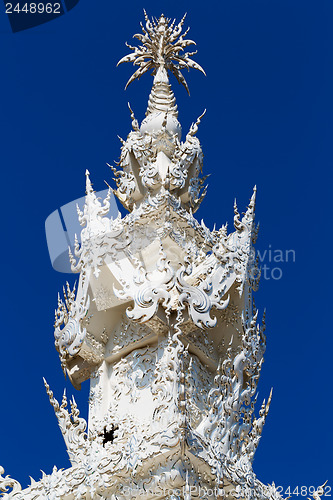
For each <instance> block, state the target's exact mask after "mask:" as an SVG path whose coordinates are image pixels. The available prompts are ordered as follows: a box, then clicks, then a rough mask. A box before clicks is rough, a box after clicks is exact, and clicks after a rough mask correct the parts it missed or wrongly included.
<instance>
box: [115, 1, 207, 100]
mask: <svg viewBox="0 0 333 500" xmlns="http://www.w3.org/2000/svg"><path fill="white" fill-rule="evenodd" d="M144 14H145V20H146V27H145V28H144V26H143V25H142V23H141V28H142V31H143V35H142V34H141V33H137V34H135V35H134V36H133V38H137V39H138V40H139V41H140V42H141V43H142V45H140V46H139V47H132V46H131V45H129V44H128V43H126V45H127V47H129V48H130V49H131V50H133V53H132V54H128V55H127V56H125V57H123V58H122V59H120V61H119V62H118V65H119V64H121V63H124V62H133V65H134V66H139V69H138V70H137V71H135V73H134V74H133V75H132V76H131V78H130V79H129V80H128V82H127V84H126V87H125V88H127V87H128V85H129V84H130V83H132V82H133V81H134V80H135V79H136V78H140V77H141V76H142V75H143V74H144V73H146V72H147V71H149V70H150V69H153V74H154V75H155V79H154V83H157V82H161V83H166V84H167V83H169V82H168V76H167V70H170V71H171V72H172V73H173V74H174V75H175V77H176V78H177V80H178V82H179V83H181V84H182V85H184V87H185V88H186V90H187V92H189V90H188V86H187V82H186V80H185V78H184V76H183V75H182V73H181V71H182V70H183V69H185V68H187V69H189V68H195V69H198V70H199V71H201V72H202V73H203V74H204V75H205V74H206V73H205V72H204V70H203V69H202V67H201V66H200V65H199V64H198V63H196V62H195V61H193V59H191V56H193V55H194V54H196V52H197V51H194V52H185V48H186V47H187V46H189V45H195V42H194V41H193V40H185V39H184V37H185V36H186V35H187V33H188V31H189V28H188V29H187V30H186V31H185V32H184V33H183V34H182V35H181V32H182V29H183V24H184V21H185V17H186V14H185V16H184V17H183V18H182V20H181V21H180V23H179V24H177V25H176V26H175V19H174V20H173V21H172V23H171V24H170V19H167V18H165V17H164V15H163V14H162V15H161V16H160V18H159V19H158V20H157V19H154V18H152V20H151V21H150V20H149V18H148V16H147V13H146V11H145V10H144Z"/></svg>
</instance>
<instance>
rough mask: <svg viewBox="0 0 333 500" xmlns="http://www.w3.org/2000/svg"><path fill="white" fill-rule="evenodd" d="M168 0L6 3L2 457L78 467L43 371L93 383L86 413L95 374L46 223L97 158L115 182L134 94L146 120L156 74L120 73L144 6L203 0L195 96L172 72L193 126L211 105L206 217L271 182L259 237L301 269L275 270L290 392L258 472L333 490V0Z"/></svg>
mask: <svg viewBox="0 0 333 500" xmlns="http://www.w3.org/2000/svg"><path fill="white" fill-rule="evenodd" d="M156 4H157V2H156V1H152V0H146V1H145V3H144V4H141V3H140V2H138V1H134V0H128V1H127V2H111V1H110V0H99V1H98V2H95V1H93V0H80V1H79V3H78V4H77V6H76V7H75V8H74V9H72V10H71V11H70V12H69V13H67V14H66V15H64V16H62V17H61V18H59V19H57V20H54V21H52V22H50V23H48V24H44V25H43V26H40V27H37V28H34V29H31V30H27V31H22V32H19V33H16V34H13V33H12V32H11V30H10V26H9V22H8V19H7V17H6V15H5V13H4V9H2V10H1V12H0V41H1V42H0V43H1V50H0V64H1V68H0V71H1V91H2V99H1V101H0V124H1V125H0V126H1V134H0V138H1V147H0V161H1V170H2V187H1V191H2V193H1V214H2V217H1V219H2V220H1V231H2V238H1V240H2V244H1V263H2V272H1V278H2V293H1V311H2V313H1V317H2V321H1V332H0V335H1V363H0V380H1V402H2V404H1V412H0V429H1V439H0V464H1V465H3V466H4V467H5V470H6V473H7V474H10V475H11V476H12V477H15V478H16V479H18V480H20V481H21V482H22V484H23V486H26V484H27V483H28V476H29V475H31V476H32V477H34V478H35V479H36V480H37V479H39V478H40V472H39V471H40V469H43V470H44V471H45V472H46V473H50V472H51V471H52V467H53V465H57V466H58V467H65V468H66V467H68V465H69V462H68V459H67V456H66V451H65V445H64V443H63V440H62V437H61V434H60V431H59V429H58V426H57V421H56V418H55V416H54V414H53V409H52V408H51V407H50V405H49V402H48V398H47V396H46V394H45V390H44V387H43V382H42V377H43V376H44V377H45V378H46V379H47V381H48V382H49V384H50V386H51V388H52V389H53V390H54V392H55V395H56V396H57V397H58V398H60V397H61V395H62V391H63V387H64V386H67V387H68V391H69V393H71V392H75V397H76V398H77V401H78V403H79V406H80V408H81V410H82V413H83V415H86V408H87V398H88V384H87V383H86V384H84V386H83V389H82V391H81V392H80V393H77V392H76V391H75V390H74V389H71V386H70V384H69V383H68V382H67V381H65V380H64V377H63V374H62V371H61V368H60V363H59V360H58V354H57V352H56V350H55V348H54V345H53V327H52V325H53V320H54V308H55V307H56V303H57V293H58V291H60V290H61V288H62V285H63V283H64V282H65V280H66V276H65V275H61V274H59V273H56V272H55V271H53V269H52V267H51V265H50V262H49V257H48V253H47V248H46V242H45V235H44V221H45V219H46V217H47V216H48V215H49V214H50V213H51V212H52V211H53V210H55V209H57V208H58V207H60V206H61V205H63V204H64V203H67V202H69V201H72V200H73V199H75V198H78V197H80V196H82V195H83V193H84V183H85V176H84V172H85V169H86V168H88V169H89V170H90V172H91V179H92V181H93V183H94V187H95V189H97V190H99V189H103V188H104V187H105V184H104V179H105V180H107V181H108V182H111V175H110V170H109V168H108V167H107V166H106V164H105V163H106V162H109V163H112V162H113V160H117V159H118V157H119V148H120V143H119V141H118V139H117V134H119V135H120V136H122V137H124V138H126V136H127V134H128V132H129V131H130V128H131V122H130V117H129V112H128V108H127V101H130V103H131V105H132V108H133V109H134V111H135V114H136V116H137V117H138V119H140V120H141V119H142V118H143V116H144V111H145V109H146V104H147V98H148V94H149V91H150V88H151V83H152V79H151V77H150V76H149V75H148V74H146V75H145V76H144V77H142V79H141V80H140V81H139V82H135V83H133V84H131V85H130V87H129V88H128V90H127V91H126V92H124V86H125V83H126V81H127V79H128V78H129V76H130V74H131V69H132V68H131V67H130V66H129V65H122V66H120V67H119V68H116V62H117V60H118V59H120V57H122V56H123V55H125V54H126V53H127V49H126V47H125V45H124V42H125V41H126V40H127V41H128V42H131V37H132V35H133V34H134V33H136V32H138V30H139V22H140V21H141V20H142V19H143V13H142V8H143V7H144V8H145V9H146V10H147V12H148V14H149V15H154V16H159V15H160V14H161V12H162V11H163V13H164V14H165V15H166V16H167V17H176V18H177V19H179V18H180V17H181V16H182V15H183V14H184V12H188V18H187V23H188V25H190V26H191V31H190V35H191V38H193V39H194V40H195V41H196V42H197V48H198V54H197V56H196V60H197V61H198V62H199V63H200V64H201V65H202V66H203V67H204V68H205V70H206V73H207V77H206V78H205V77H204V76H203V75H202V74H201V73H199V72H195V71H192V72H191V73H190V74H189V75H188V77H186V78H187V80H188V83H189V87H190V91H191V96H190V97H188V96H187V94H186V91H185V89H184V88H182V87H180V86H179V85H178V83H177V82H175V81H174V80H172V83H173V90H174V92H175V94H176V98H177V104H178V107H179V119H180V121H181V123H182V125H183V130H184V133H186V131H187V129H188V127H189V126H190V124H191V122H192V121H193V120H195V119H196V118H197V116H199V115H200V114H201V113H202V111H203V109H204V108H207V113H206V116H205V117H204V119H203V120H202V124H201V126H200V129H199V134H198V137H199V138H200V140H201V143H202V146H203V149H204V153H205V160H204V172H205V173H211V174H212V175H211V177H210V179H209V183H210V186H209V189H208V195H207V197H206V200H205V201H204V203H203V205H202V208H201V209H200V211H199V212H198V214H197V216H198V218H199V219H201V218H203V219H204V220H205V223H206V225H207V226H208V227H210V228H212V227H213V225H214V223H215V222H216V224H217V225H218V226H220V225H221V224H223V223H224V222H225V221H229V223H231V222H232V216H233V201H234V198H235V197H237V200H238V203H239V208H240V209H241V210H243V209H245V206H246V204H247V202H248V200H249V198H250V196H251V193H252V188H253V186H254V184H257V186H258V201H257V220H259V221H260V224H261V230H260V235H259V239H258V243H257V248H258V249H259V250H260V251H261V253H262V255H263V254H264V252H265V250H267V251H268V250H269V249H271V250H272V251H274V250H281V251H282V253H283V255H285V252H286V250H289V249H291V250H294V251H295V255H296V259H295V262H292V261H289V262H283V263H274V262H269V256H268V254H267V253H266V259H265V261H264V262H263V264H265V265H266V266H267V267H270V269H272V268H274V267H276V266H279V267H281V270H282V273H283V275H282V278H281V279H280V280H274V279H272V277H271V274H270V272H269V271H267V272H266V277H270V278H271V279H262V281H261V286H260V290H259V292H257V294H256V303H257V306H258V307H259V309H260V310H261V311H262V310H263V309H264V307H266V309H267V351H266V356H265V363H264V365H263V370H262V375H261V380H260V383H259V391H260V395H259V400H260V401H261V400H262V399H263V398H264V397H267V396H268V394H269V390H270V387H271V386H273V387H274V393H273V401H272V405H271V409H270V413H269V416H268V419H267V422H266V425H265V428H264V432H263V437H262V441H261V443H260V445H259V448H258V451H257V454H256V458H255V461H254V470H255V472H256V473H257V475H258V477H259V479H261V480H262V481H264V482H271V481H275V483H276V484H277V485H282V486H284V488H286V487H287V486H288V485H290V486H291V487H292V488H294V487H296V486H297V485H299V486H302V485H306V486H310V485H318V484H321V483H323V482H324V481H325V480H326V479H329V481H330V484H331V485H332V486H333V477H332V470H333V464H332V449H333V442H332V431H331V423H330V419H331V415H332V410H333V408H332V395H331V394H332V387H331V383H330V378H331V371H332V370H331V364H332V356H331V352H332V348H333V346H332V328H331V321H330V314H331V309H332V298H331V295H332V292H331V283H332V257H331V252H332V236H331V233H332V229H331V226H332V222H331V217H332V215H331V213H332V192H331V191H332V165H333V148H332V136H333V98H332V93H333V30H332V23H333V2H332V1H331V0H320V1H316V0H312V1H309V0H293V1H290V0H278V1H277V0H269V1H267V0H261V1H260V0H221V1H219V2H211V1H206V2H196V1H194V2H190V1H188V0H186V1H184V0H177V1H175V0H169V1H168V2H164V1H160V2H158V4H159V5H158V7H156ZM270 245H271V246H270ZM280 255H281V254H280ZM276 273H277V271H276ZM277 275H278V274H275V276H277ZM70 279H71V281H73V279H74V278H73V277H70ZM295 498H296V497H295Z"/></svg>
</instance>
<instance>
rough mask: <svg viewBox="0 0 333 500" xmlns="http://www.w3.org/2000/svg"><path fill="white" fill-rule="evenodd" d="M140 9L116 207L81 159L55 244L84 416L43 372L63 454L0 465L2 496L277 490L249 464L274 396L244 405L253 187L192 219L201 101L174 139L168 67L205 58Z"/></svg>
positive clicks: (60, 310) (250, 349)
mask: <svg viewBox="0 0 333 500" xmlns="http://www.w3.org/2000/svg"><path fill="white" fill-rule="evenodd" d="M145 20H146V23H145V26H142V31H143V34H139V35H135V37H136V38H137V39H138V40H139V42H140V43H141V45H140V46H139V47H130V46H129V47H130V49H131V50H132V51H133V52H132V53H131V54H130V55H128V56H125V57H124V58H123V59H121V60H120V63H122V62H133V64H134V65H136V66H139V69H138V70H137V71H136V72H135V73H134V75H133V76H132V77H131V78H130V79H129V81H128V84H129V83H131V82H132V81H133V80H135V78H139V77H140V76H141V75H142V74H144V73H145V72H146V71H148V70H149V69H153V72H154V82H153V88H152V91H151V94H150V97H149V102H148V107H147V112H146V118H145V119H144V120H143V122H142V124H141V126H139V123H138V121H137V120H136V118H135V116H134V113H133V111H132V109H131V107H130V106H129V109H130V113H131V120H132V128H133V130H132V131H131V132H130V133H129V135H128V137H127V139H126V141H125V140H121V143H122V146H121V156H120V161H119V164H118V166H117V168H119V170H117V168H115V167H113V166H110V168H111V170H112V172H113V174H114V176H115V183H116V188H115V189H114V190H113V192H114V193H115V194H116V195H117V196H118V198H119V200H120V201H121V203H122V204H123V205H124V206H125V207H126V208H127V209H128V210H129V213H128V214H127V215H126V216H125V217H123V218H122V217H121V215H120V214H119V215H118V217H117V218H116V219H114V220H113V219H110V218H108V217H107V213H108V208H109V199H110V194H111V188H110V190H109V193H108V195H107V197H106V199H105V200H104V201H103V202H101V201H100V200H99V199H97V197H96V195H95V193H94V190H93V188H92V184H91V181H90V176H89V172H88V171H87V172H86V202H85V206H84V210H83V211H80V210H78V217H79V220H80V223H81V224H82V226H83V229H82V233H81V245H79V243H78V240H76V245H75V255H72V253H71V252H70V255H69V258H70V262H71V264H72V269H73V271H76V272H77V273H79V280H78V283H77V286H76V287H75V286H74V288H73V289H71V287H70V285H69V284H67V285H66V289H65V288H64V291H63V297H64V298H63V299H61V298H60V296H59V298H58V307H57V310H56V319H55V345H56V348H57V350H58V352H59V355H60V360H61V365H62V367H63V369H64V371H65V372H66V373H67V374H68V376H69V378H70V380H71V381H72V383H73V385H74V386H75V387H76V388H78V387H80V384H81V383H82V382H84V381H87V380H89V379H90V397H89V419H88V422H86V421H85V420H84V419H83V418H81V417H80V416H79V411H78V408H77V406H76V403H75V400H74V399H72V401H71V402H70V409H69V408H68V402H67V398H66V395H65V394H64V396H63V398H62V401H61V403H59V402H58V401H57V400H56V399H55V397H54V395H53V392H52V391H51V390H50V388H49V386H48V384H47V383H46V382H45V386H46V391H47V393H48V395H49V399H50V402H51V405H52V406H53V408H54V411H55V415H56V417H57V420H58V423H59V427H60V430H61V433H62V435H63V438H64V441H65V445H66V447H67V451H68V454H69V458H70V461H71V464H72V466H71V467H70V468H69V469H67V470H63V469H61V470H57V469H56V468H54V470H53V472H52V473H51V474H44V473H43V476H42V478H41V479H40V480H39V481H33V480H32V484H31V486H29V487H28V488H26V489H25V490H23V491H22V489H21V486H20V485H19V483H18V482H17V481H15V480H13V479H11V478H10V477H9V476H6V477H3V474H4V470H3V469H1V470H0V474H1V475H0V491H2V492H3V498H5V499H8V500H9V499H17V500H23V499H24V500H36V499H46V498H47V499H50V500H57V499H59V500H60V499H61V500H72V499H93V500H97V499H110V500H111V499H112V500H116V499H118V500H120V499H126V498H145V499H153V498H165V499H167V498H168V499H173V500H175V499H186V500H189V499H191V498H208V496H205V493H204V491H205V488H207V489H208V490H209V491H211V490H212V489H213V491H214V492H215V493H214V496H213V498H221V497H223V496H224V495H225V497H226V498H228V499H229V500H232V499H238V498H240V499H249V500H250V499H256V500H279V499H281V498H282V497H281V496H280V494H279V493H278V491H277V489H276V488H275V485H274V484H272V485H267V486H266V485H264V484H263V483H261V482H260V481H259V480H258V479H257V477H256V475H255V474H254V472H253V469H252V461H253V457H254V454H255V451H256V449H257V446H258V444H259V441H260V438H261V435H262V431H263V426H264V424H265V420H266V417H267V414H268V410H269V407H270V403H271V397H272V393H271V394H270V395H269V397H268V400H267V403H266V402H265V401H264V402H263V403H262V405H261V407H260V409H259V411H258V410H257V409H256V408H255V404H256V401H257V383H258V379H259V376H260V370H261V365H262V362H263V355H264V352H265V348H266V338H265V335H264V330H265V322H264V320H263V321H262V326H260V325H259V324H258V311H257V310H256V309H255V308H254V307H253V304H252V291H253V290H256V289H257V287H258V282H259V278H260V270H259V269H258V265H257V264H258V263H257V261H256V259H255V251H254V248H253V245H254V243H255V240H256V237H257V233H258V227H257V226H256V225H255V223H254V216H255V196H256V189H255V190H254V193H253V196H252V197H251V200H250V203H249V206H248V208H247V210H246V212H245V214H244V215H243V217H241V216H240V214H239V212H238V208H237V205H236V203H235V206H234V231H233V232H231V233H228V232H227V228H226V225H223V226H221V228H220V229H218V230H216V229H214V230H210V229H209V228H207V227H206V225H205V224H204V222H203V221H202V222H201V223H199V222H198V221H197V220H196V219H195V218H194V216H193V213H194V212H195V210H196V209H197V208H198V207H199V205H200V203H201V202H202V200H203V198H204V196H205V194H206V188H205V186H204V183H205V180H206V178H207V176H206V175H203V174H202V169H203V154H202V150H201V146H200V143H199V140H198V139H197V137H196V133H197V131H198V126H199V124H200V121H201V119H202V117H203V114H202V115H201V116H200V117H199V118H198V120H197V121H196V122H195V123H194V124H193V125H192V126H191V128H190V130H189V132H188V134H187V135H186V137H185V141H184V142H182V141H181V126H180V123H179V122H178V112H177V105H176V101H175V97H174V94H173V92H172V90H171V86H170V84H169V81H168V73H167V72H168V71H171V72H173V73H174V74H175V76H176V77H177V79H178V81H179V82H180V83H182V84H183V85H184V86H185V87H186V88H187V89H188V87H187V83H186V81H185V79H184V77H183V75H182V73H181V70H182V69H184V68H195V69H199V70H200V71H202V72H203V70H202V68H201V67H200V66H199V65H198V64H197V63H195V62H194V61H193V60H192V59H191V56H192V55H193V53H188V52H185V49H186V47H187V46H189V45H191V44H193V43H194V42H192V41H191V40H187V39H186V38H185V36H186V33H187V31H186V32H185V33H184V34H181V32H182V27H183V23H184V19H182V21H181V22H180V23H179V24H177V25H176V24H175V22H170V20H168V19H166V18H165V17H164V16H161V17H160V18H159V19H158V20H152V21H150V20H149V19H148V17H147V15H146V14H145ZM198 486H200V488H201V493H200V494H199V493H195V491H198V490H196V489H195V488H198ZM9 490H11V491H9ZM176 490H177V491H178V493H176ZM322 494H323V489H322V488H321V489H320V488H318V490H317V492H316V493H315V494H314V496H313V498H314V499H318V498H320V496H321V495H322ZM209 498H212V496H210V497H209Z"/></svg>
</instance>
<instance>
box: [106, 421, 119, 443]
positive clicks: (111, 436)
mask: <svg viewBox="0 0 333 500" xmlns="http://www.w3.org/2000/svg"><path fill="white" fill-rule="evenodd" d="M117 429H118V425H114V424H112V426H111V429H110V430H109V431H107V430H106V426H105V427H104V435H103V446H105V443H113V441H114V438H115V435H114V433H115V431H116V430H117Z"/></svg>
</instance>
